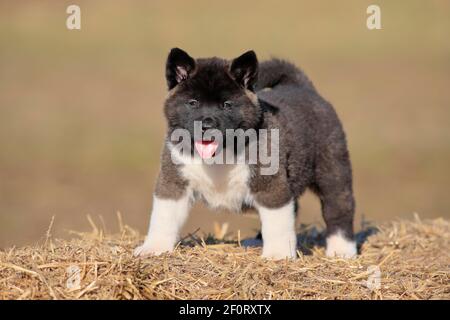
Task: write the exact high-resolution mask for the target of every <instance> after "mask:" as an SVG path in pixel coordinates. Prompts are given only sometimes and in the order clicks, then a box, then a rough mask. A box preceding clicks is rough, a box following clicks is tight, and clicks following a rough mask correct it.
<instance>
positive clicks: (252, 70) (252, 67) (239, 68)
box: [230, 50, 258, 91]
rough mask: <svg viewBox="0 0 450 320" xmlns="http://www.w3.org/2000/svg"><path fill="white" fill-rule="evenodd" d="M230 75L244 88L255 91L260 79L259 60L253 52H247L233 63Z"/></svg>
mask: <svg viewBox="0 0 450 320" xmlns="http://www.w3.org/2000/svg"><path fill="white" fill-rule="evenodd" d="M230 74H231V76H232V77H233V79H234V80H235V81H236V82H237V83H238V84H239V85H241V86H242V87H244V88H246V89H248V90H251V91H253V87H254V85H255V83H256V80H257V78H258V58H257V57H256V54H255V52H254V51H253V50H251V51H247V52H246V53H244V54H243V55H241V56H239V57H237V58H236V59H234V60H233V61H232V62H231V66H230Z"/></svg>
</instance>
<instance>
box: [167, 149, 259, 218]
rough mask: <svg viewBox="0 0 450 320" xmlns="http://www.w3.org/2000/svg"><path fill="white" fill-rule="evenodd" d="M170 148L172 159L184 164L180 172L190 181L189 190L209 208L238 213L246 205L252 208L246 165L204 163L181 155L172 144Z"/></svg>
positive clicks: (248, 171)
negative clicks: (199, 197)
mask: <svg viewBox="0 0 450 320" xmlns="http://www.w3.org/2000/svg"><path fill="white" fill-rule="evenodd" d="M169 148H170V151H171V152H172V156H173V157H175V158H176V159H177V160H178V161H179V162H180V163H182V164H183V165H182V166H181V167H180V173H181V174H182V176H183V177H184V178H185V179H186V180H187V181H188V183H189V187H188V188H189V190H191V191H192V193H194V192H195V193H196V194H197V195H199V196H201V197H202V198H203V199H204V200H205V202H206V203H207V204H208V205H209V206H210V207H212V208H225V209H228V210H231V211H235V212H239V211H240V210H241V208H242V204H243V203H246V204H249V205H251V203H252V197H251V195H250V189H249V187H248V181H249V180H250V169H249V167H248V165H247V164H244V163H237V164H204V163H201V162H197V161H194V160H193V159H192V158H191V157H189V156H183V155H181V154H180V152H179V151H177V150H176V149H175V148H173V147H172V146H171V145H170V144H169Z"/></svg>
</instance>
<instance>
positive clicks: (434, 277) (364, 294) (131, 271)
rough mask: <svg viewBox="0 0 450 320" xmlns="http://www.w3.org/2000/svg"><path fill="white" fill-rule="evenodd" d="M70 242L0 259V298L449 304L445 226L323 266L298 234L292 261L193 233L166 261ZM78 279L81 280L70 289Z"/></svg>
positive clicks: (399, 230) (391, 231)
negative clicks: (269, 257) (296, 253)
mask: <svg viewBox="0 0 450 320" xmlns="http://www.w3.org/2000/svg"><path fill="white" fill-rule="evenodd" d="M120 226H121V227H120V230H121V232H120V233H119V234H115V235H105V234H104V232H103V231H102V230H101V229H99V228H98V227H97V226H95V225H93V230H92V232H89V233H76V237H75V238H74V239H72V240H69V241H67V240H60V239H52V237H51V234H50V231H49V232H48V234H47V236H46V237H45V239H43V240H42V241H41V243H39V244H36V245H34V246H28V247H22V248H11V249H7V250H2V251H0V298H1V299H450V281H449V280H450V268H449V262H450V259H449V252H448V248H449V244H450V221H448V220H444V219H435V220H427V221H421V220H420V218H419V217H418V216H416V217H415V219H414V221H406V220H397V221H393V222H390V223H385V224H383V225H380V226H377V227H376V228H375V227H370V228H366V229H365V230H364V231H362V232H360V233H359V234H358V241H359V242H360V244H361V246H360V255H359V256H358V257H357V258H356V259H352V260H343V259H337V258H327V257H326V256H325V255H324V248H323V247H322V246H321V244H322V242H323V241H322V237H321V233H320V232H318V231H317V229H316V228H314V227H302V229H301V230H300V231H299V242H300V247H299V258H298V259H297V260H295V261H288V260H284V261H268V260H264V259H262V258H261V257H260V253H261V248H260V247H245V246H244V243H245V242H244V241H241V240H240V239H237V240H236V241H218V240H217V239H214V238H213V237H206V238H203V237H201V236H199V235H197V233H195V234H189V235H188V236H187V237H185V238H184V239H182V242H181V243H180V245H179V246H178V247H177V248H176V250H175V251H174V252H173V253H170V254H164V255H161V256H158V257H146V258H141V259H137V258H135V257H133V256H132V251H133V248H134V247H135V246H136V245H137V244H138V243H139V242H140V241H142V237H141V236H140V235H139V234H138V233H137V232H136V231H135V230H133V229H131V228H130V227H128V226H124V225H123V224H122V223H120ZM78 280H79V281H78Z"/></svg>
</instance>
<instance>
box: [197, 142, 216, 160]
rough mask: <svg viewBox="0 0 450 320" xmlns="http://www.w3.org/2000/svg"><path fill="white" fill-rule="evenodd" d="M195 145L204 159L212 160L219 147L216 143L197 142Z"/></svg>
mask: <svg viewBox="0 0 450 320" xmlns="http://www.w3.org/2000/svg"><path fill="white" fill-rule="evenodd" d="M194 145H195V149H196V150H197V152H198V154H199V155H200V157H201V158H202V159H209V158H212V157H213V155H214V152H216V150H217V147H218V146H219V144H218V143H217V142H215V141H195V143H194Z"/></svg>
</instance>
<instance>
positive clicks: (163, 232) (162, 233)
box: [134, 194, 190, 256]
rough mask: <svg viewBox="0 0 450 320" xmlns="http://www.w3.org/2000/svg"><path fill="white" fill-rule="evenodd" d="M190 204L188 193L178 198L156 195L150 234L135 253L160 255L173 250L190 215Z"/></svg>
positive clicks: (136, 254) (138, 254) (139, 254)
mask: <svg viewBox="0 0 450 320" xmlns="http://www.w3.org/2000/svg"><path fill="white" fill-rule="evenodd" d="M189 206H190V199H189V195H188V194H185V195H184V196H183V197H181V198H180V199H178V200H171V199H161V198H158V197H156V196H154V197H153V210H152V215H151V218H150V227H149V230H148V235H147V237H146V239H145V241H144V243H143V244H142V245H141V246H139V247H137V248H136V249H135V250H134V255H135V256H145V255H149V254H155V255H159V254H161V253H163V252H167V251H172V250H173V249H174V246H175V244H176V243H177V241H178V236H179V232H180V229H181V227H182V226H183V224H184V222H185V221H186V218H187V216H188V212H189Z"/></svg>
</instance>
